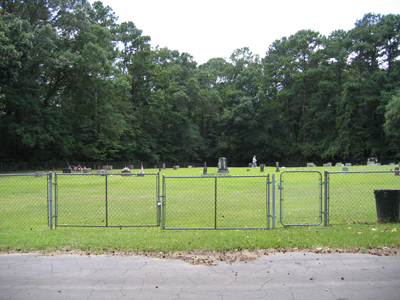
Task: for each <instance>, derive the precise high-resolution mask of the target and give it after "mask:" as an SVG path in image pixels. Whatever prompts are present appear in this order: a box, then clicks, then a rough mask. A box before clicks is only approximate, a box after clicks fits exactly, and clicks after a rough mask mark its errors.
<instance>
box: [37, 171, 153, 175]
mask: <svg viewBox="0 0 400 300" xmlns="http://www.w3.org/2000/svg"><path fill="white" fill-rule="evenodd" d="M54 173H55V174H56V175H57V176H60V175H61V176H106V175H122V176H133V175H137V176H144V175H158V174H159V173H139V172H138V173H113V172H107V173H57V172H54ZM44 174H47V173H44ZM33 175H35V174H33Z"/></svg>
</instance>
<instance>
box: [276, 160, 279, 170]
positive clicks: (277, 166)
mask: <svg viewBox="0 0 400 300" xmlns="http://www.w3.org/2000/svg"><path fill="white" fill-rule="evenodd" d="M276 172H280V171H279V162H276Z"/></svg>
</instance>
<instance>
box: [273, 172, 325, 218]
mask: <svg viewBox="0 0 400 300" xmlns="http://www.w3.org/2000/svg"><path fill="white" fill-rule="evenodd" d="M279 190H280V210H279V212H280V221H281V224H282V225H286V226H287V225H319V224H321V222H322V175H321V173H320V172H308V171H298V172H296V171H294V172H293V171H290V172H283V173H281V176H280V188H279Z"/></svg>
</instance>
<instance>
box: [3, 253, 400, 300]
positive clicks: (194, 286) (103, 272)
mask: <svg viewBox="0 0 400 300" xmlns="http://www.w3.org/2000/svg"><path fill="white" fill-rule="evenodd" d="M0 299H2V300H3V299H24V300H25V299H40V300H44V299H52V300H53V299H65V300H67V299H68V300H69V299H96V300H97V299H110V300H111V299H167V300H168V299H209V300H214V299H218V300H223V299H279V300H285V299H290V300H293V299H306V300H312V299H318V300H321V299H332V300H339V299H340V300H346V299H348V300H355V299H360V300H361V299H362V300H366V299H374V300H376V299H378V300H386V299H387V300H398V299H400V257H393V256H389V257H378V256H373V255H362V254H314V253H301V252H296V253H289V252H287V253H285V254H283V253H276V254H270V255H268V256H264V257H262V258H260V259H258V260H255V261H252V262H248V263H244V262H237V263H233V264H232V265H230V264H226V263H224V262H219V263H218V265H217V266H212V267H210V266H199V265H196V266H193V265H190V264H187V263H185V262H183V261H179V260H167V259H154V258H146V257H139V256H132V257H117V256H77V255H70V256H65V255H64V256H61V255H60V256H50V257H47V256H40V255H37V254H16V255H14V254H13V255H11V254H9V255H0Z"/></svg>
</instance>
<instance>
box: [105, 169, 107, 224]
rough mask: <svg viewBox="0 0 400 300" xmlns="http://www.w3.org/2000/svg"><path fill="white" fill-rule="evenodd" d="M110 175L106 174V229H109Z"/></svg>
mask: <svg viewBox="0 0 400 300" xmlns="http://www.w3.org/2000/svg"><path fill="white" fill-rule="evenodd" d="M107 177H108V173H106V182H105V184H106V227H108V178H107Z"/></svg>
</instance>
